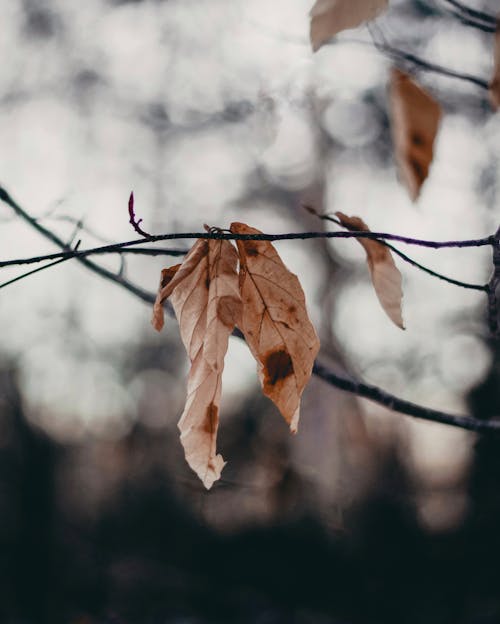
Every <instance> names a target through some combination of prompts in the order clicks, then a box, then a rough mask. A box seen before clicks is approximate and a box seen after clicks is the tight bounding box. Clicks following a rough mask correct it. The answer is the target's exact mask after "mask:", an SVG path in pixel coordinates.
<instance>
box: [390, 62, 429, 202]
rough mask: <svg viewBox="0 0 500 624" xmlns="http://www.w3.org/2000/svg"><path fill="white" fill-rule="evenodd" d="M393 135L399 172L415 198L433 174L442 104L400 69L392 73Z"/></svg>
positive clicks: (413, 198)
mask: <svg viewBox="0 0 500 624" xmlns="http://www.w3.org/2000/svg"><path fill="white" fill-rule="evenodd" d="M390 90H391V108H392V134H393V140H394V147H395V152H396V161H397V163H398V167H399V173H400V176H401V178H402V179H403V182H404V184H405V185H406V188H407V189H408V193H409V195H410V197H411V199H412V201H415V200H416V199H417V197H418V195H419V193H420V189H421V187H422V184H423V183H424V182H425V180H426V179H427V176H428V175H429V167H430V165H431V163H432V157H433V148H434V139H435V138H436V134H437V130H438V126H439V120H440V118H441V107H440V106H439V104H438V103H437V102H436V101H435V100H434V98H432V97H431V96H430V95H429V94H428V93H427V92H426V91H424V90H423V89H422V88H421V87H419V86H418V85H417V84H416V83H415V82H414V81H413V80H412V79H411V78H410V77H409V76H407V75H406V74H405V73H403V72H402V71H400V70H399V69H393V70H392V76H391V89H390Z"/></svg>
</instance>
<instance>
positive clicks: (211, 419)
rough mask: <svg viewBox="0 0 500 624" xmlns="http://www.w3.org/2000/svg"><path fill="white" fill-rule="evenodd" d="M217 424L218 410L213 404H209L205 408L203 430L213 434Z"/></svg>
mask: <svg viewBox="0 0 500 624" xmlns="http://www.w3.org/2000/svg"><path fill="white" fill-rule="evenodd" d="M218 422H219V408H218V407H217V406H216V405H214V404H213V403H210V405H209V406H208V407H207V415H206V418H205V426H204V430H205V431H206V432H207V433H210V434H212V433H215V431H216V429H217V424H218Z"/></svg>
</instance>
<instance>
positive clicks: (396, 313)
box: [335, 212, 404, 329]
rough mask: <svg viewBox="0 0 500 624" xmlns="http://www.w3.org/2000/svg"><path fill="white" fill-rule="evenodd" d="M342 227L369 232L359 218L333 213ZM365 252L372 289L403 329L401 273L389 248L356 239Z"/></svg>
mask: <svg viewBox="0 0 500 624" xmlns="http://www.w3.org/2000/svg"><path fill="white" fill-rule="evenodd" d="M335 214H336V215H337V217H338V218H339V220H340V222H341V223H342V225H343V226H344V227H345V228H347V229H348V230H350V231H351V232H369V231H370V229H369V228H368V226H367V225H366V223H365V222H364V221H363V220H362V219H360V218H359V217H348V216H347V215H345V214H343V213H342V212H336V213H335ZM357 240H358V242H359V243H361V245H363V247H364V248H365V251H366V261H367V263H368V268H369V269H370V275H371V278H372V282H373V287H374V288H375V292H376V294H377V297H378V300H379V301H380V304H381V306H382V308H383V309H384V310H385V312H386V314H387V316H388V317H389V318H390V319H391V321H392V322H393V323H395V324H396V325H397V326H398V327H400V328H401V329H404V324H403V316H402V313H401V301H402V299H403V291H402V289H401V281H402V280H401V273H400V272H399V269H398V268H397V267H396V264H395V263H394V259H393V257H392V254H391V252H390V250H389V248H388V247H387V246H386V245H383V244H382V243H379V242H377V241H376V240H373V239H369V238H358V239H357Z"/></svg>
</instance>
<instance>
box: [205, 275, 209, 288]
mask: <svg viewBox="0 0 500 624" xmlns="http://www.w3.org/2000/svg"><path fill="white" fill-rule="evenodd" d="M205 288H206V289H207V290H208V289H209V288H210V278H209V277H206V278H205Z"/></svg>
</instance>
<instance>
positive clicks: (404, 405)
mask: <svg viewBox="0 0 500 624" xmlns="http://www.w3.org/2000/svg"><path fill="white" fill-rule="evenodd" d="M0 200H2V201H4V202H5V203H6V204H7V205H9V206H10V207H11V208H12V209H13V210H14V211H15V213H16V214H17V215H18V216H20V217H21V218H22V219H23V220H24V221H26V222H27V223H28V224H29V225H31V226H32V227H33V228H35V229H36V230H37V231H38V232H40V233H41V234H42V235H43V236H45V237H46V238H48V239H49V240H51V241H52V242H54V243H55V244H56V245H58V246H59V247H62V248H63V249H66V250H67V245H66V244H65V243H64V241H62V240H61V239H60V238H59V237H58V236H57V235H55V234H54V233H53V232H50V231H49V230H47V229H46V228H44V227H43V226H41V225H40V224H39V223H37V221H36V220H35V219H34V218H33V217H31V216H30V215H29V214H28V213H27V212H26V211H25V210H23V209H22V208H21V207H20V206H19V205H18V204H17V203H16V202H15V201H14V200H13V199H12V198H11V197H10V195H9V194H8V193H7V192H6V191H5V189H3V188H2V187H0ZM306 234H313V236H305V237H306V238H320V236H319V234H320V233H318V232H314V233H306ZM325 234H330V235H332V234H337V235H347V234H349V235H353V234H354V235H357V236H355V237H359V235H360V234H371V236H368V238H377V237H380V236H381V235H380V234H374V233H369V232H363V233H362V232H326V233H325ZM168 236H169V237H175V238H212V239H231V238H232V239H237V240H287V239H289V238H290V237H292V238H295V239H297V238H299V239H301V238H304V235H303V234H297V235H245V236H243V235H240V236H236V235H231V236H229V235H228V234H225V233H222V232H211V233H192V234H188V235H185V234H183V235H168ZM389 236H392V235H389ZM336 237H339V236H336ZM340 238H348V236H340ZM397 238H398V240H400V239H401V238H402V237H397ZM150 239H155V240H156V239H158V237H150ZM159 240H165V238H162V237H160V238H159ZM408 240H409V241H413V242H414V241H415V239H408ZM481 240H482V242H480V244H481V245H495V244H497V238H496V237H495V236H490V237H488V238H487V239H481ZM137 242H139V241H131V242H130V243H128V244H137ZM140 242H143V241H140ZM426 243H432V244H431V245H428V244H426V246H433V247H435V246H436V244H437V245H438V248H439V247H442V246H450V245H449V244H445V245H443V243H436V242H435V241H426ZM451 243H452V245H451V246H453V247H457V246H458V247H471V246H478V241H477V240H476V241H451ZM414 244H417V243H415V242H414ZM90 251H91V250H87V251H86V252H78V251H77V252H76V253H75V252H73V251H71V252H68V251H65V252H64V254H63V257H61V254H58V255H57V257H58V262H62V261H63V260H67V259H69V258H71V257H75V258H76V259H77V260H78V261H79V262H81V263H82V264H84V265H85V266H86V267H87V268H89V269H91V270H92V271H94V272H95V273H97V274H98V275H101V276H102V277H104V278H105V279H108V280H110V281H112V282H114V283H116V284H118V285H119V286H121V287H122V288H125V289H126V290H128V291H129V292H131V293H132V294H134V295H135V296H136V297H139V298H140V299H141V300H142V301H145V302H147V303H149V304H152V303H154V301H155V299H156V296H155V295H154V294H152V293H149V292H147V291H144V290H143V289H141V288H139V287H138V286H136V285H135V284H132V283H131V282H128V281H127V280H125V279H123V278H121V277H120V276H118V275H116V274H114V273H112V272H111V271H108V270H107V269H104V268H103V267H101V266H99V265H97V264H95V263H94V262H92V261H90V260H88V259H87V258H85V257H82V256H81V253H86V254H87V255H88V254H89V253H90ZM45 259H47V256H45ZM25 263H26V262H25ZM44 268H48V266H45V267H41V269H40V270H42V269H44ZM167 310H168V312H169V313H170V314H173V311H172V309H171V308H169V307H167ZM233 334H234V335H235V336H237V337H239V338H242V334H241V332H240V331H239V330H235V331H234V332H233ZM313 373H314V374H315V375H316V376H318V377H319V378H321V379H323V380H324V381H326V382H327V383H328V384H330V385H331V386H334V387H336V388H339V389H341V390H344V391H346V392H351V393H353V394H356V395H357V396H360V397H363V398H366V399H369V400H371V401H374V402H375V403H378V404H379V405H383V406H384V407H387V408H389V409H392V410H393V411H396V412H400V413H402V414H406V415H409V416H413V417H415V418H421V419H424V420H429V421H433V422H439V423H443V424H446V425H451V426H454V427H460V428H462V429H467V430H469V431H477V432H488V433H491V434H492V433H495V432H498V431H500V421H499V420H479V419H475V418H472V417H470V416H460V415H456V414H450V413H447V412H442V411H439V410H433V409H431V408H427V407H425V406H422V405H417V404H415V403H411V402H410V401H406V400H404V399H400V398H399V397H396V396H395V395H392V394H390V393H388V392H385V391H384V390H382V389H381V388H379V387H377V386H372V385H369V384H366V383H364V382H362V381H357V380H353V379H348V378H346V377H341V376H339V375H337V374H336V373H334V372H333V371H331V370H330V369H328V368H327V367H326V366H324V365H322V364H320V363H319V362H316V363H315V364H314V368H313Z"/></svg>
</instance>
